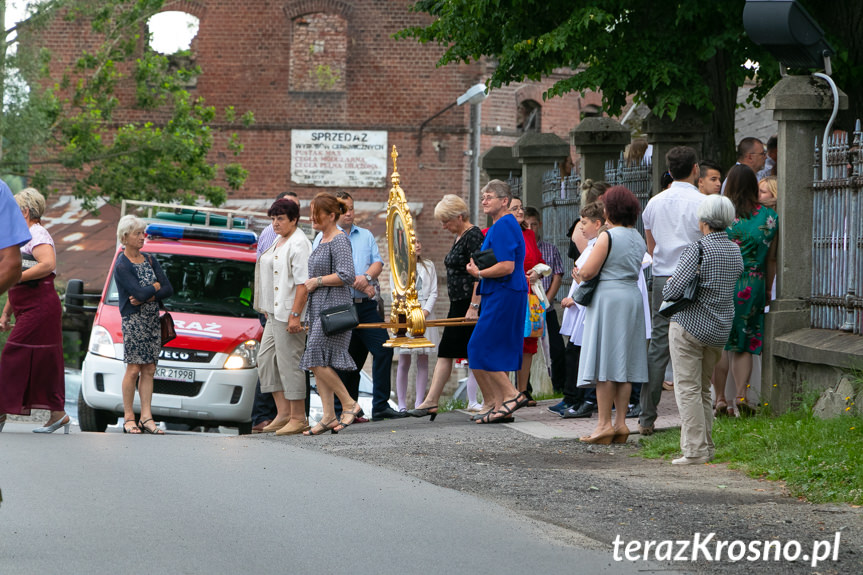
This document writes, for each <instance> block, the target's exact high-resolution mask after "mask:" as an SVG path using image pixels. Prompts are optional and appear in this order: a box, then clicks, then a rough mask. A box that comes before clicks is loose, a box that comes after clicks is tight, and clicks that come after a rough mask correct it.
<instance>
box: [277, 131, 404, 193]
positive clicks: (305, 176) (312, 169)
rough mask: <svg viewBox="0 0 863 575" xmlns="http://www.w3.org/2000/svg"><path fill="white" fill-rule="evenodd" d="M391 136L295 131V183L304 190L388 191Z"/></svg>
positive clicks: (293, 144) (368, 132)
mask: <svg viewBox="0 0 863 575" xmlns="http://www.w3.org/2000/svg"><path fill="white" fill-rule="evenodd" d="M388 157H389V156H388V155H387V132H383V131H363V130H291V182H293V183H295V184H300V185H304V186H322V187H342V188H384V187H386V185H387V158H388Z"/></svg>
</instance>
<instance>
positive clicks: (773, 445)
mask: <svg viewBox="0 0 863 575" xmlns="http://www.w3.org/2000/svg"><path fill="white" fill-rule="evenodd" d="M713 442H714V443H715V444H716V459H715V460H714V461H715V462H725V463H728V464H729V467H731V468H732V469H740V470H742V471H744V472H746V473H747V474H749V475H750V476H753V477H763V478H765V479H772V480H781V481H784V482H785V484H786V486H787V488H788V490H789V492H790V493H791V494H792V495H794V496H796V497H803V498H805V499H807V500H808V501H811V502H813V503H825V502H833V503H851V504H855V505H863V473H860V470H861V469H863V417H859V416H852V415H842V416H839V417H835V418H832V419H819V418H817V417H814V416H813V415H811V409H809V408H808V406H803V407H802V408H801V409H800V410H799V411H794V412H791V413H786V414H783V415H779V416H770V415H766V414H764V415H761V414H759V415H757V416H755V417H741V418H720V419H717V420H716V421H715V423H714V426H713ZM641 446H642V449H641V451H640V453H641V455H642V456H644V457H646V458H649V459H654V458H660V457H661V458H666V459H670V458H672V457H678V456H679V455H680V430H679V429H673V430H668V431H663V432H659V433H656V434H655V435H653V436H651V437H645V438H642V439H641Z"/></svg>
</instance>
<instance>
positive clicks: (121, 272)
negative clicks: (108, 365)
mask: <svg viewBox="0 0 863 575" xmlns="http://www.w3.org/2000/svg"><path fill="white" fill-rule="evenodd" d="M145 228H146V224H145V223H144V221H143V220H141V219H140V218H138V217H136V216H131V215H129V216H123V217H122V218H120V223H119V224H117V239H118V240H119V241H120V244H121V245H122V246H123V253H121V254H120V255H118V256H117V261H116V262H115V263H114V281H115V282H116V283H117V292H118V295H119V302H120V316H122V322H123V361H124V362H125V364H126V373H125V374H124V375H123V384H122V385H123V419H124V420H125V421H124V423H123V432H124V433H133V434H138V433H150V434H153V435H162V434H164V431H162V430H161V429H159V427H158V426H157V425H156V422H155V421H153V412H152V409H151V405H152V400H153V375H154V374H155V373H156V361H158V359H159V351H160V350H161V349H162V330H161V327H160V326H159V302H160V301H162V300H163V299H165V298H168V297H171V295H173V293H174V289H173V288H172V287H171V282H169V281H168V276H166V275H165V272H163V271H162V267H161V266H160V265H159V262H158V260H156V258H155V257H154V256H152V255H150V254H145V253H142V252H141V248H143V247H144V239H145V238H146V234H145V233H144V229H145ZM136 383H137V385H138V396H139V397H140V400H141V419H140V421H139V422H138V423H137V424H136V423H135V411H134V407H133V404H134V401H135V384H136Z"/></svg>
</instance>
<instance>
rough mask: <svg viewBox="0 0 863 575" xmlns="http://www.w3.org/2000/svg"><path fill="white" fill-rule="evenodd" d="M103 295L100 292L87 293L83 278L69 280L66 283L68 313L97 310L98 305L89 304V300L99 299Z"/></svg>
mask: <svg viewBox="0 0 863 575" xmlns="http://www.w3.org/2000/svg"><path fill="white" fill-rule="evenodd" d="M101 297H102V296H101V295H100V294H85V293H84V282H83V281H81V280H69V283H67V284H66V295H65V298H64V299H65V304H66V313H84V312H93V311H96V309H97V307H98V306H96V305H87V303H86V302H87V301H88V300H89V301H93V300H95V301H96V302H98V300H99V299H100V298H101Z"/></svg>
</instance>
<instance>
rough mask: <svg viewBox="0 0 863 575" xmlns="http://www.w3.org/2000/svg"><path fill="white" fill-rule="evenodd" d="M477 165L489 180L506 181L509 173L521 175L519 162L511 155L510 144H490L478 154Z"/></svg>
mask: <svg viewBox="0 0 863 575" xmlns="http://www.w3.org/2000/svg"><path fill="white" fill-rule="evenodd" d="M479 167H480V168H482V171H483V172H485V173H486V175H487V176H488V179H489V180H503V181H506V180H507V179H508V178H509V177H510V175H513V176H521V164H519V163H518V158H514V157H513V155H512V147H511V146H492V147H491V148H489V149H488V151H486V153H484V154H483V155H482V156H480V159H479Z"/></svg>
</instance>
